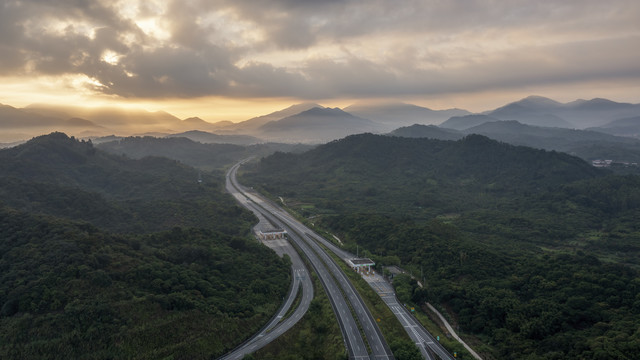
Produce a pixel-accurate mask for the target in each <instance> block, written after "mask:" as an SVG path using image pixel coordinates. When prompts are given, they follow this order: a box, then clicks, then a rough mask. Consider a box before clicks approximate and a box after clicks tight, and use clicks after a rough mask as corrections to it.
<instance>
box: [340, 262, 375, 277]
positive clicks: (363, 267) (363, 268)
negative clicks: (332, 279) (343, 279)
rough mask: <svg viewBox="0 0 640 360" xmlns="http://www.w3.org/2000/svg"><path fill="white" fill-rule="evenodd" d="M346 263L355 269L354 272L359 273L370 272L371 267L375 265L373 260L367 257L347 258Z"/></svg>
mask: <svg viewBox="0 0 640 360" xmlns="http://www.w3.org/2000/svg"><path fill="white" fill-rule="evenodd" d="M347 264H349V266H350V267H351V268H352V269H353V270H355V271H356V272H358V273H360V274H370V273H371V267H372V266H375V265H376V263H374V262H373V260H371V259H368V258H353V259H348V260H347Z"/></svg>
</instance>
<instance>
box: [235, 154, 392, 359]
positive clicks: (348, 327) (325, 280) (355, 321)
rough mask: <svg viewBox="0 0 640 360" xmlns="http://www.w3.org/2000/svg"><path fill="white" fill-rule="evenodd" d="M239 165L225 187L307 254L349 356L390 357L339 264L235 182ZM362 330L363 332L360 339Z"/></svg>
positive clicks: (270, 205) (269, 205) (277, 210)
mask: <svg viewBox="0 0 640 360" xmlns="http://www.w3.org/2000/svg"><path fill="white" fill-rule="evenodd" d="M241 164H242V163H238V164H236V165H234V166H233V167H232V168H231V169H230V170H229V172H228V173H227V184H228V185H227V187H229V186H231V187H232V188H233V189H234V190H233V191H235V192H238V193H240V194H238V195H235V194H234V196H236V198H237V199H239V201H240V202H241V203H243V205H245V206H247V205H249V206H247V207H248V208H250V209H251V210H252V211H258V212H259V213H260V214H261V215H262V216H263V217H265V218H266V219H268V220H269V221H270V222H272V223H273V224H274V225H276V226H278V227H281V228H283V229H285V230H287V232H288V235H289V239H290V240H291V241H292V242H293V243H294V244H295V246H296V247H297V248H298V250H299V251H300V252H301V253H302V254H304V256H306V257H307V259H308V260H309V263H310V264H311V265H312V266H313V268H314V270H315V271H316V273H317V274H318V277H319V278H320V281H321V282H322V284H323V286H324V288H325V290H326V292H327V295H328V296H329V299H330V302H331V305H332V307H333V310H334V312H335V314H336V317H337V319H338V323H339V325H340V329H341V331H342V334H343V338H344V340H345V345H346V347H347V351H348V353H349V358H351V359H380V360H383V359H393V354H392V353H391V350H390V348H389V346H388V345H387V343H386V341H385V340H384V337H383V336H382V333H381V332H380V329H379V328H378V326H377V324H376V323H375V321H374V319H373V316H372V315H371V313H370V312H369V310H368V309H367V307H366V306H365V304H364V302H363V301H362V298H360V295H359V294H358V293H357V291H356V290H355V288H354V287H353V285H351V282H350V281H349V280H348V279H347V277H346V275H345V274H344V273H343V272H342V270H341V269H340V267H339V266H338V265H337V264H336V263H335V262H334V261H333V259H332V258H331V257H330V256H329V255H328V254H327V253H326V252H325V251H324V249H323V248H322V247H320V246H319V245H318V243H317V242H316V241H314V239H312V237H311V236H310V235H309V234H310V233H312V231H311V230H310V229H309V228H307V227H306V226H305V225H303V224H302V223H300V222H299V221H297V220H296V219H294V218H293V217H292V216H291V215H290V214H289V213H287V212H285V211H284V210H282V209H281V208H279V207H278V206H277V205H275V204H273V203H271V202H270V201H268V200H266V199H264V198H262V197H261V196H260V195H258V194H257V193H255V192H252V191H248V190H247V189H245V188H244V187H242V186H241V185H240V184H238V182H237V181H236V178H235V176H236V172H237V169H238V167H239V166H240V165H241ZM243 197H244V198H243ZM240 198H242V200H240ZM354 314H355V317H354ZM358 325H360V326H358ZM275 329H277V327H276V328H275ZM275 329H274V330H275ZM362 333H364V335H365V336H364V339H363V337H362ZM365 340H366V343H365Z"/></svg>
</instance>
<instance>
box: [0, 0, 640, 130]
mask: <svg viewBox="0 0 640 360" xmlns="http://www.w3.org/2000/svg"><path fill="white" fill-rule="evenodd" d="M638 19H640V4H639V3H638V2H635V1H623V0H619V1H610V2H602V1H548V2H531V1H504V2H498V3H496V2H486V1H480V0H477V1H447V2H439V1H404V2H402V3H401V4H399V3H398V2H396V1H391V0H381V1H348V2H347V1H336V0H326V1H313V2H311V1H292V0H270V1H266V2H260V3H259V4H258V3H254V2H249V1H230V0H217V1H207V2H202V1H138V2H135V1H134V2H131V1H120V2H115V3H113V2H109V1H92V2H87V3H86V4H85V5H78V4H74V3H68V4H55V5H49V4H48V3H41V2H32V1H20V2H18V1H9V0H7V1H3V2H2V5H1V8H0V24H1V25H0V29H1V32H0V36H1V38H0V48H1V49H2V54H3V55H2V59H0V76H1V77H2V78H1V80H2V81H1V82H0V103H3V104H9V105H12V106H18V107H20V106H26V105H29V104H31V103H39V102H54V103H58V104H59V103H67V104H76V105H77V104H78V103H82V104H84V105H88V106H105V105H107V106H120V107H142V108H145V109H149V110H154V111H155V110H164V111H167V112H170V113H172V114H174V115H176V116H179V117H181V118H184V117H189V116H199V117H201V118H203V119H206V120H208V121H219V120H231V121H241V120H246V119H248V118H250V117H252V116H256V115H261V114H262V113H263V112H264V111H269V110H275V109H278V108H280V107H282V106H283V105H285V106H286V105H287V104H292V103H296V102H302V101H315V102H319V103H322V104H324V105H327V106H339V105H340V104H348V103H349V102H351V101H358V100H368V99H394V100H397V101H405V102H412V103H415V104H418V105H422V106H427V107H430V108H449V107H458V108H466V109H468V110H471V111H482V110H486V109H489V108H491V107H492V106H495V105H496V104H501V103H504V102H505V101H513V100H517V99H519V98H522V97H524V96H527V95H531V94H538V95H543V96H548V97H553V98H555V99H557V100H559V101H571V100H574V99H577V98H586V99H590V98H593V97H607V98H610V99H612V100H615V101H620V102H639V101H640V95H639V94H640V92H639V91H638V90H639V89H638V84H639V83H640V81H639V80H640V61H638V59H640V25H639V24H640V22H639V21H638Z"/></svg>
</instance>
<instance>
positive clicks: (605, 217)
mask: <svg viewBox="0 0 640 360" xmlns="http://www.w3.org/2000/svg"><path fill="white" fill-rule="evenodd" d="M242 181H243V183H245V184H247V185H251V186H254V187H256V188H262V189H263V190H266V191H268V192H269V193H271V194H272V195H273V196H274V197H275V196H280V197H282V199H283V202H284V203H285V204H286V205H287V206H289V207H291V208H292V209H293V210H294V211H296V212H297V213H298V214H300V215H302V216H306V217H307V218H308V219H309V221H310V222H312V223H313V224H314V226H316V227H319V228H321V229H322V230H328V231H330V232H331V233H332V234H335V235H336V236H337V237H339V238H340V239H341V240H342V242H343V243H344V244H345V246H346V247H347V248H348V249H351V250H352V251H354V252H355V251H359V253H360V254H361V256H367V257H370V258H372V259H373V260H374V261H375V262H376V263H377V264H380V263H383V264H385V265H400V266H401V267H403V268H404V269H406V270H407V271H408V272H412V273H413V275H414V276H416V277H417V276H418V274H422V276H423V278H422V279H421V283H422V284H425V287H424V288H421V287H419V286H418V285H417V282H416V279H413V280H411V279H409V276H406V277H403V276H400V277H398V278H396V280H394V286H395V288H396V294H397V296H398V297H399V298H400V300H401V301H403V302H404V303H405V304H410V306H415V308H416V310H417V309H420V307H423V308H424V305H425V302H427V301H428V302H430V303H432V304H435V305H436V306H439V307H440V309H441V310H442V311H446V312H447V313H449V314H450V316H451V319H454V320H455V321H456V324H457V325H458V326H459V329H460V330H461V331H462V332H463V334H464V336H470V335H475V336H476V340H475V341H474V340H473V338H472V339H471V341H472V342H475V343H476V344H478V345H477V346H476V347H475V349H476V350H477V351H479V352H480V353H481V355H482V356H483V358H485V359H536V360H538V359H540V360H542V359H548V360H551V359H594V360H595V359H632V358H635V357H636V356H635V354H638V353H640V331H638V326H637V325H638V324H639V323H640V280H639V279H640V276H639V272H638V270H637V269H638V268H640V260H639V259H640V227H639V226H638V219H639V218H640V177H637V176H615V175H611V174H609V173H608V172H602V171H601V170H599V169H595V168H593V167H591V166H590V165H589V164H587V163H586V162H584V161H582V160H580V159H578V158H575V157H572V156H569V155H566V154H563V153H556V152H547V151H543V150H534V149H531V148H526V147H517V146H512V145H507V144H503V143H499V142H496V141H493V140H489V139H488V138H485V137H482V136H479V135H471V136H467V137H466V138H464V139H462V140H459V141H455V142H454V141H439V140H428V139H406V138H405V139H402V138H393V137H383V136H374V135H357V136H352V137H348V138H345V139H342V140H339V141H335V142H332V143H329V144H326V145H323V146H320V147H318V148H316V149H314V150H311V151H309V152H307V153H304V154H301V155H288V154H276V155H274V156H271V157H268V158H265V159H262V160H261V161H260V162H259V163H257V164H255V165H254V167H253V168H251V167H249V166H248V165H247V167H246V169H245V173H244V174H243V175H242ZM356 249H358V250H356ZM377 270H378V271H383V269H382V268H380V267H378V269H377Z"/></svg>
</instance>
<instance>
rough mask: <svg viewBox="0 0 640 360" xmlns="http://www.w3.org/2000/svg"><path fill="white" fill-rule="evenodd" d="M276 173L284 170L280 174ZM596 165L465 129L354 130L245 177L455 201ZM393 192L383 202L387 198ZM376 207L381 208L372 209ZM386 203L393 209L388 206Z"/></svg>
mask: <svg viewBox="0 0 640 360" xmlns="http://www.w3.org/2000/svg"><path fill="white" fill-rule="evenodd" d="M283 174H286V175H285V176H283ZM601 174H602V171H599V170H598V169H595V168H593V167H592V166H590V165H589V164H587V163H586V162H584V161H583V160H581V159H579V158H576V157H573V156H570V155H567V154H564V153H557V152H548V151H544V150H536V149H532V148H528V147H522V146H513V145H508V144H505V143H499V142H497V141H494V140H490V139H488V138H486V137H484V136H479V135H469V136H467V137H465V138H464V139H462V140H459V141H443V140H434V139H412V138H397V137H388V136H378V135H371V134H362V135H354V136H350V137H347V138H344V139H342V140H337V141H334V142H331V143H328V144H326V145H322V146H319V147H317V148H316V149H313V150H311V151H308V152H306V153H303V154H300V155H294V154H283V153H277V154H274V155H273V156H270V157H267V158H264V159H263V160H262V161H261V162H260V163H259V164H258V165H257V168H256V169H255V171H254V172H253V173H252V175H251V178H250V179H249V180H250V181H251V182H252V184H254V185H257V186H262V187H264V188H265V189H267V190H268V191H270V192H272V193H274V194H278V195H292V194H294V193H296V194H298V195H300V196H302V197H305V196H311V197H313V196H316V195H318V196H319V195H320V194H319V193H314V191H316V190H317V191H320V192H321V191H325V190H326V189H329V188H332V189H333V188H336V189H338V188H339V189H343V190H345V193H344V194H341V195H342V196H341V199H343V203H345V204H348V203H349V202H350V201H358V199H359V195H364V196H365V198H366V202H367V203H368V204H369V203H371V204H373V203H379V204H385V203H386V204H390V205H391V206H393V207H396V206H399V205H403V204H399V200H402V199H404V200H406V201H407V202H409V203H405V204H404V206H409V205H418V206H429V207H432V208H433V207H434V206H433V205H434V204H433V203H432V202H434V201H435V202H438V203H442V204H444V203H448V204H449V205H450V207H453V208H452V209H443V210H445V211H451V210H453V209H454V208H455V207H456V206H457V204H459V203H460V202H462V203H467V204H468V202H469V201H470V200H473V199H476V200H480V198H481V197H483V196H484V194H486V193H490V194H491V196H498V197H501V196H513V195H514V193H516V194H522V193H523V192H525V193H526V192H535V191H540V190H543V189H547V188H549V187H557V186H559V185H560V184H565V183H568V182H572V181H575V180H580V179H588V178H593V177H597V176H600V175H601ZM391 198H393V199H394V201H393V202H391V203H389V202H388V201H387V200H389V199H391ZM377 210H381V208H379V209H377ZM390 210H392V211H393V210H397V208H396V209H391V208H390Z"/></svg>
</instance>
